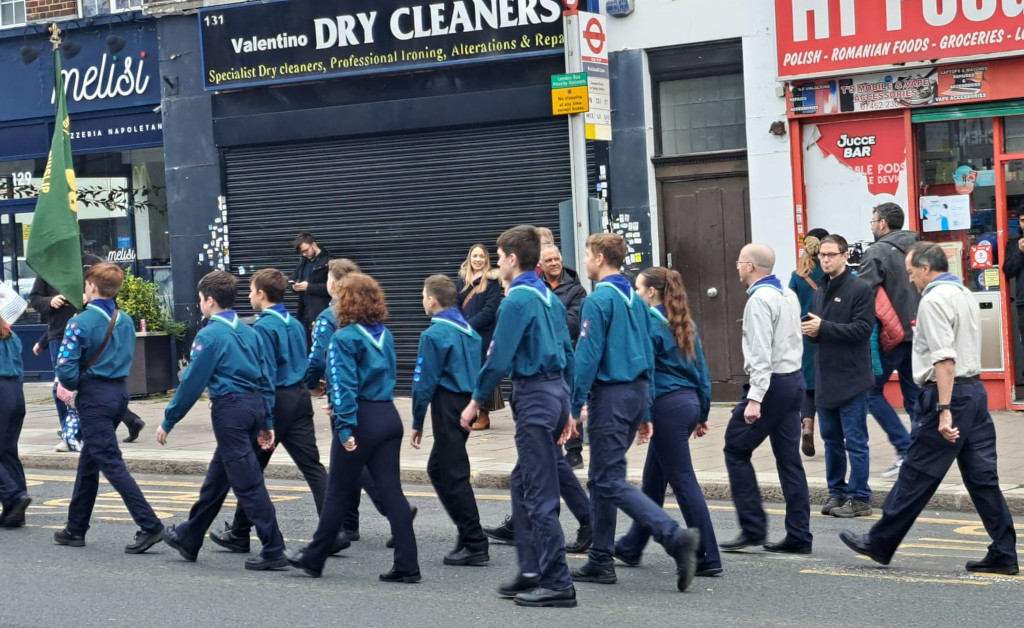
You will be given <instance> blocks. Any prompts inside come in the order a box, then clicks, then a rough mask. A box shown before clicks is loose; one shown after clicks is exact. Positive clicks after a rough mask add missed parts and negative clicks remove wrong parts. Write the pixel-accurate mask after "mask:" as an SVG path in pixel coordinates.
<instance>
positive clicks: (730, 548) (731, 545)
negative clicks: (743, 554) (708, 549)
mask: <svg viewBox="0 0 1024 628" xmlns="http://www.w3.org/2000/svg"><path fill="white" fill-rule="evenodd" d="M764 541H765V539H764V537H761V538H759V539H752V538H750V537H749V536H747V535H746V534H743V533H742V532H741V533H740V535H739V536H738V537H736V538H735V539H733V540H731V541H725V542H722V543H719V544H718V547H720V548H722V549H723V550H725V551H727V552H738V551H740V550H741V549H743V548H746V547H755V546H758V545H764Z"/></svg>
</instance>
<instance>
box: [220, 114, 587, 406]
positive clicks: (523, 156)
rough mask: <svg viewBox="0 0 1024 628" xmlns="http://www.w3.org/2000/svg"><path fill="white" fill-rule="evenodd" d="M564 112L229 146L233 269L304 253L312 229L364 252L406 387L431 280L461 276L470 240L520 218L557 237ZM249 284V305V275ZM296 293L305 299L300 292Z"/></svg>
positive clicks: (342, 253) (290, 301) (566, 193)
mask: <svg viewBox="0 0 1024 628" xmlns="http://www.w3.org/2000/svg"><path fill="white" fill-rule="evenodd" d="M566 127H567V125H566V122H565V119H564V118H551V119H545V120H540V121H532V122H518V123H511V124H502V125H495V126H487V127H473V128H461V129H448V130H442V131H436V130H435V131H427V132H416V133H408V134H401V135H391V136H384V137H380V136H376V137H360V138H344V139H332V140H326V141H318V142H311V143H298V144H288V145H274V146H258V147H244V148H230V149H225V150H224V152H223V163H224V175H225V189H226V190H227V207H228V229H229V238H230V262H231V270H232V271H233V272H234V273H236V274H237V275H239V276H240V278H241V281H242V284H243V286H244V284H245V282H246V279H245V276H246V275H249V274H251V272H252V271H253V270H255V269H259V268H265V267H275V268H279V269H281V270H282V271H284V272H285V274H288V275H290V274H291V272H292V270H293V269H294V268H295V266H296V264H297V262H298V259H299V257H298V255H297V254H296V253H295V251H294V250H293V249H292V246H291V243H292V240H293V239H294V237H295V235H296V234H297V233H298V232H300V231H310V232H312V233H313V234H314V235H315V236H316V238H317V241H318V243H319V244H320V245H321V246H322V247H323V248H325V249H327V250H328V251H329V252H330V253H331V255H332V256H333V257H348V258H351V259H353V260H355V261H356V263H358V264H359V266H360V267H361V268H362V269H363V270H364V271H365V272H367V273H368V274H370V275H372V276H373V277H374V278H376V279H377V280H378V281H379V282H380V284H381V286H382V287H383V288H384V290H385V292H386V295H387V300H388V309H389V312H390V320H389V321H388V323H387V324H388V326H389V328H390V329H391V331H392V333H393V334H394V338H395V347H396V350H397V354H398V369H399V373H398V386H397V392H399V393H400V394H407V393H408V390H409V387H410V385H411V380H412V370H413V367H414V363H415V359H416V348H417V342H418V339H419V334H420V332H421V331H422V330H423V329H424V328H425V327H426V326H427V323H428V319H427V317H426V316H425V314H424V312H423V307H422V304H421V301H422V298H421V291H422V286H423V280H424V279H425V278H426V277H427V276H428V275H431V274H434V273H444V274H447V275H449V276H450V277H452V278H453V279H454V278H455V277H456V276H457V274H458V269H459V265H460V264H461V263H462V261H463V260H464V259H465V257H466V254H467V252H468V251H469V247H470V246H471V245H473V244H474V243H476V242H481V243H483V244H485V245H486V246H487V248H488V249H489V250H490V252H491V263H492V265H496V264H497V252H496V251H495V247H494V241H495V239H496V238H497V237H498V235H500V234H501V232H502V231H504V230H505V229H507V228H509V227H511V226H514V225H517V224H534V225H544V226H547V227H549V228H551V230H552V231H553V232H554V233H555V240H556V242H561V238H560V237H559V229H558V226H559V221H558V203H559V202H560V201H563V200H566V199H568V198H570V196H571V189H570V180H569V179H570V175H569V148H568V131H567V128H566ZM241 292H242V294H240V295H239V301H238V306H239V309H240V311H242V312H243V313H247V312H246V310H248V303H247V302H246V299H245V294H247V286H246V287H245V288H243V290H242V291H241ZM286 303H287V305H288V307H289V310H291V311H292V312H294V311H295V309H294V308H295V300H294V295H293V294H289V296H288V297H287V300H286Z"/></svg>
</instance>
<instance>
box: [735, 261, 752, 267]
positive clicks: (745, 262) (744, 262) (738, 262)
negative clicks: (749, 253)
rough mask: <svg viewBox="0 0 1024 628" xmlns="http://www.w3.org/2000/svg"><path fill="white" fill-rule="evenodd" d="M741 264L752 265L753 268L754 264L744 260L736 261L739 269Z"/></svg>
mask: <svg viewBox="0 0 1024 628" xmlns="http://www.w3.org/2000/svg"><path fill="white" fill-rule="evenodd" d="M740 264H750V265H751V266H753V265H754V262H747V261H744V260H741V259H739V260H736V268H739V267H740Z"/></svg>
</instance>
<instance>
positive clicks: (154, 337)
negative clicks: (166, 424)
mask: <svg viewBox="0 0 1024 628" xmlns="http://www.w3.org/2000/svg"><path fill="white" fill-rule="evenodd" d="M171 342H172V339H171V337H170V336H169V335H168V334H167V333H166V332H162V331H150V332H137V333H136V334H135V357H134V359H133V360H132V370H131V373H129V374H128V394H129V395H131V396H132V397H141V396H144V395H153V394H157V393H165V392H167V391H168V390H170V389H171V388H173V387H174V366H175V365H174V360H173V359H172V357H171V356H172V351H171Z"/></svg>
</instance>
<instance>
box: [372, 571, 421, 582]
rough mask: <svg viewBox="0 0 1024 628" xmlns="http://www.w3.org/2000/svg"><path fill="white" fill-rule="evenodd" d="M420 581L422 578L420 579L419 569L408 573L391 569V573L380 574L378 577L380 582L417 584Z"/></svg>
mask: <svg viewBox="0 0 1024 628" xmlns="http://www.w3.org/2000/svg"><path fill="white" fill-rule="evenodd" d="M420 580H422V578H421V577H420V570H419V569H417V570H416V571H413V572H409V573H406V572H402V571H395V570H394V569H392V570H391V571H389V572H387V573H382V574H381V575H380V581H381V582H408V583H410V584H411V583H414V582H419V581H420Z"/></svg>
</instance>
